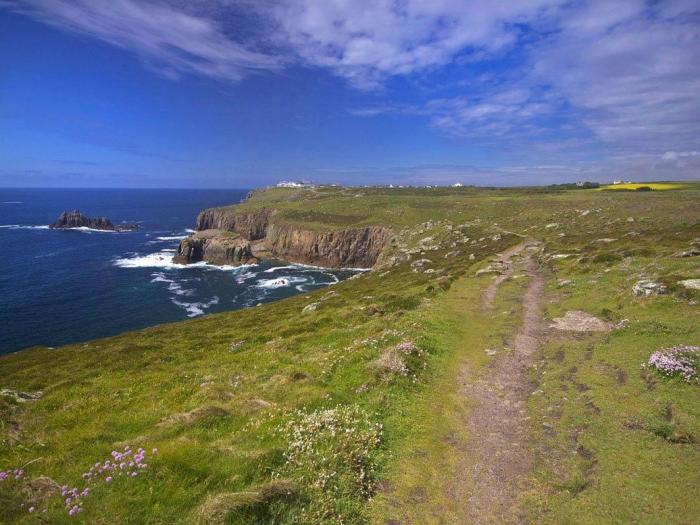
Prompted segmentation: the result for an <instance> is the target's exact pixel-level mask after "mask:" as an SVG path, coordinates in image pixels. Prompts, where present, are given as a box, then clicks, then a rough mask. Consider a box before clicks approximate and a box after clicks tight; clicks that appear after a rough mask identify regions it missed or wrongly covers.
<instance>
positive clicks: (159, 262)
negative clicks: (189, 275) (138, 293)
mask: <svg viewBox="0 0 700 525" xmlns="http://www.w3.org/2000/svg"><path fill="white" fill-rule="evenodd" d="M113 264H114V265H115V266H118V267H119V268H164V269H172V270H177V269H181V268H185V266H183V265H182V264H175V263H174V262H173V254H172V252H170V251H166V250H162V251H160V252H156V253H149V254H147V255H139V254H136V255H134V256H132V257H122V258H120V259H115V260H114V261H113ZM196 265H198V266H203V265H204V263H196ZM189 266H194V265H189Z"/></svg>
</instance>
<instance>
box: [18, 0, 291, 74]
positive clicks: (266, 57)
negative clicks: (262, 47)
mask: <svg viewBox="0 0 700 525" xmlns="http://www.w3.org/2000/svg"><path fill="white" fill-rule="evenodd" d="M5 5H7V4H5ZM9 5H10V7H11V8H13V9H15V10H17V11H20V12H24V13H26V14H28V15H30V16H33V17H35V18H37V19H38V20H40V21H42V22H44V23H47V24H49V25H52V26H55V27H58V28H61V29H64V30H68V31H72V32H75V33H79V34H84V35H88V36H91V37H94V38H97V39H99V40H102V41H104V42H107V43H109V44H112V45H114V46H117V47H120V48H123V49H126V50H128V51H131V52H134V53H136V54H137V55H139V56H140V57H141V58H142V59H143V60H145V61H146V62H147V63H148V64H149V65H150V66H151V67H153V68H156V69H158V70H159V71H160V72H162V73H163V74H165V75H167V76H170V77H177V76H178V75H179V74H181V73H196V74H200V75H206V76H210V77H215V78H218V79H223V80H228V81H237V80H240V79H241V78H242V77H243V76H244V75H245V74H247V73H250V72H252V71H255V70H272V69H277V68H279V67H281V66H282V60H281V59H280V58H279V57H276V56H272V55H270V54H265V53H262V52H258V51H255V50H253V49H250V48H249V47H246V46H244V45H242V44H240V43H237V42H235V41H234V40H232V39H230V38H229V37H228V36H227V35H226V33H225V32H224V30H225V28H224V27H222V25H221V24H220V23H217V22H216V21H214V20H212V19H210V18H208V17H207V16H204V15H200V16H198V15H194V14H190V13H187V12H185V11H184V10H181V9H178V8H177V7H173V6H170V5H167V4H164V3H154V2H150V1H138V0H18V1H16V2H12V3H10V4H9Z"/></svg>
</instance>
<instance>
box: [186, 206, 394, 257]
mask: <svg viewBox="0 0 700 525" xmlns="http://www.w3.org/2000/svg"><path fill="white" fill-rule="evenodd" d="M195 226H196V229H197V232H196V233H195V234H193V235H191V236H190V237H188V238H186V239H183V240H182V241H181V242H180V246H179V247H178V250H177V253H176V255H175V257H174V259H173V261H174V262H176V263H181V264H187V263H191V262H198V261H206V262H210V263H212V264H232V265H238V264H249V263H251V262H256V261H257V260H259V259H264V258H274V259H281V260H285V261H289V262H298V263H304V264H312V265H317V266H325V267H328V268H371V267H372V266H374V265H375V263H376V262H377V260H378V259H379V256H380V255H381V253H382V251H383V250H384V248H385V247H386V245H387V244H388V243H389V241H390V240H391V238H392V237H393V235H394V231H393V229H392V228H389V227H386V226H356V227H347V228H341V229H337V228H332V227H328V228H327V229H324V228H318V227H316V228H310V227H305V226H304V225H300V224H294V223H293V222H289V221H285V220H284V214H283V213H281V212H280V211H279V210H277V209H275V208H260V209H258V210H251V211H248V210H245V211H243V210H241V211H239V210H237V209H236V207H235V206H232V207H227V208H211V209H206V210H203V211H202V212H200V213H199V215H198V216H197V219H196V224H195Z"/></svg>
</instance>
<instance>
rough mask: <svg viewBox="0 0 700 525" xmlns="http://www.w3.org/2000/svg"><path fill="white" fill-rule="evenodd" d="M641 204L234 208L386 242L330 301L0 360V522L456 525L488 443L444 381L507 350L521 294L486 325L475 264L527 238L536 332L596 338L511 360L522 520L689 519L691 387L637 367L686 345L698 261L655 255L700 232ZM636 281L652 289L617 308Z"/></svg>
mask: <svg viewBox="0 0 700 525" xmlns="http://www.w3.org/2000/svg"><path fill="white" fill-rule="evenodd" d="M646 185H648V186H650V187H652V190H653V191H650V192H636V191H633V192H624V191H623V192H617V191H615V192H605V191H597V190H595V189H591V190H565V189H551V188H550V189H543V188H533V189H503V190H499V189H484V190H480V189H474V188H455V189H446V188H440V189H422V190H420V189H396V190H392V189H383V188H335V187H332V188H331V187H321V188H315V189H272V190H268V191H265V192H256V193H255V194H254V196H253V197H252V198H251V199H249V200H248V201H246V202H245V203H244V204H242V205H241V207H242V208H246V209H255V208H258V207H274V208H276V209H278V210H279V213H280V214H281V216H283V217H285V220H287V221H289V222H290V223H294V224H301V225H306V226H309V227H310V228H314V229H318V228H324V227H325V228H329V229H333V228H339V227H348V226H349V225H360V224H363V225H370V224H373V225H386V226H391V227H392V228H394V231H395V232H396V237H395V239H394V241H393V242H392V243H391V245H390V246H389V248H388V249H387V251H386V253H384V254H383V256H382V257H381V259H380V261H379V263H378V265H377V267H376V268H375V269H374V270H373V271H372V272H368V273H364V274H362V275H360V276H358V277H355V278H352V279H349V280H347V281H344V282H342V283H338V284H336V285H334V286H333V287H332V288H330V289H324V290H318V291H316V292H313V293H308V294H301V295H298V296H295V297H292V298H289V299H285V300H282V301H279V302H276V303H270V304H267V305H264V306H259V307H254V308H249V309H245V310H240V311H235V312H228V313H222V314H214V315H209V316H205V317H202V318H199V319H195V320H190V321H185V322H180V323H173V324H167V325H161V326H156V327H152V328H148V329H145V330H140V331H134V332H129V333H125V334H122V335H119V336H116V337H111V338H106V339H101V340H96V341H91V342H89V343H85V344H75V345H68V346H65V347H62V348H58V349H48V348H33V349H28V350H25V351H22V352H18V353H15V354H12V355H7V356H4V357H2V358H0V390H2V395H0V421H1V426H0V442H1V443H2V446H1V447H0V470H1V471H2V473H0V521H2V522H3V523H36V522H37V520H39V522H47V523H91V524H92V523H97V524H99V523H115V522H118V523H134V524H135V523H221V524H231V523H236V524H237V523H240V524H243V523H263V524H264V523H276V524H280V523H290V524H291V523H358V524H359V523H372V522H374V523H458V522H460V521H459V519H460V516H462V514H461V512H462V508H461V504H462V502H463V501H464V500H463V499H462V496H463V494H467V493H468V491H469V488H470V481H469V477H468V476H466V477H464V478H463V479H460V480H459V481H460V482H461V483H459V484H455V483H454V480H455V479H456V478H455V476H456V475H458V474H457V473H458V472H468V471H469V468H470V466H471V463H470V461H474V458H465V457H464V454H463V453H462V450H463V444H464V443H468V442H469V440H473V439H489V437H488V436H480V435H472V434H470V433H469V431H468V430H467V428H468V427H467V426H466V425H465V424H464V423H465V421H466V420H467V419H468V417H469V413H470V411H471V409H472V405H471V404H470V403H471V402H470V401H469V397H468V396H465V395H464V394H463V385H464V384H465V383H469V382H472V381H476V380H478V379H479V378H483V379H487V378H488V374H489V370H490V368H489V365H490V364H492V363H493V362H494V360H496V359H499V356H500V355H501V354H503V353H504V352H506V351H507V346H508V341H509V338H510V337H511V336H512V334H513V333H514V331H515V330H516V329H517V327H518V326H519V323H520V322H521V316H522V306H521V297H522V294H523V292H524V289H525V286H526V284H527V281H528V278H527V277H526V276H524V274H523V273H522V272H517V271H516V272H515V273H514V274H513V275H511V276H510V277H508V278H507V279H505V280H504V281H503V283H502V284H501V286H500V287H499V288H498V292H497V294H496V298H495V302H494V305H493V308H492V312H491V313H488V312H485V311H484V310H483V308H482V307H481V303H480V297H481V294H482V292H483V290H484V289H485V288H486V287H487V286H488V285H489V284H490V283H492V282H493V276H494V274H496V275H498V274H499V273H500V272H501V270H500V268H499V263H498V262H496V261H494V257H495V256H496V254H498V253H501V252H503V251H504V250H506V249H508V248H509V247H512V246H514V245H516V244H518V243H520V242H522V240H523V239H524V238H529V239H535V240H537V241H539V243H540V244H539V246H540V247H541V249H540V251H538V252H537V254H536V257H537V262H538V267H539V268H540V271H541V272H542V275H543V276H544V278H545V279H546V287H545V291H544V302H543V304H544V305H545V311H544V312H543V315H544V318H545V320H546V322H547V323H549V322H551V321H552V320H553V319H554V318H567V317H566V314H567V312H585V313H587V314H589V315H591V316H594V317H595V318H597V319H599V320H600V321H601V322H602V323H603V325H601V326H605V327H606V329H605V330H604V331H599V332H575V331H561V330H555V329H548V330H547V332H546V333H545V334H544V335H543V338H542V341H541V342H540V345H539V347H538V350H537V353H536V354H535V355H534V356H533V357H532V363H530V367H529V369H528V374H529V378H530V384H531V390H530V391H529V392H528V393H527V402H526V404H525V406H524V408H523V410H525V411H526V412H527V417H528V419H527V421H528V424H527V425H528V428H527V436H528V444H527V445H528V447H530V450H531V451H532V457H533V458H534V461H533V465H532V472H531V473H530V474H529V475H528V483H527V485H526V486H525V487H524V488H523V490H522V493H521V494H519V498H518V504H519V505H520V506H521V508H522V509H523V510H522V513H523V514H522V515H523V519H526V520H529V521H531V522H533V523H601V522H608V523H620V522H628V523H692V522H693V521H694V520H695V519H696V518H697V516H698V515H700V503H699V502H698V498H697V493H696V490H695V489H696V487H698V486H700V475H699V474H698V473H699V472H700V460H699V459H698V457H699V456H698V453H697V452H698V448H697V447H698V439H699V438H700V404H699V403H698V396H699V395H700V390H699V388H700V387H698V385H697V382H694V381H687V380H686V375H687V374H685V372H684V371H685V370H686V369H685V368H684V369H683V370H681V369H680V368H679V369H678V370H677V371H678V372H679V374H676V373H667V372H668V371H670V368H668V367H666V366H665V365H663V366H656V364H657V363H659V364H661V363H666V362H667V361H666V358H669V359H670V358H674V359H678V360H679V361H680V360H685V359H686V357H688V356H689V355H690V354H688V352H687V351H686V350H669V349H672V348H681V349H687V348H697V346H698V344H699V342H700V322H699V321H700V316H699V315H698V302H699V301H700V291H698V290H696V289H693V288H687V287H685V286H684V285H682V284H679V283H682V282H686V281H693V280H696V279H698V278H700V267H699V266H698V258H697V257H696V256H678V254H679V253H683V252H688V250H689V249H690V247H692V246H693V243H694V242H695V241H696V238H697V237H698V236H700V207H698V202H700V185H697V184H684V185H682V186H683V187H682V188H677V189H678V191H656V190H658V189H660V188H657V187H655V185H654V184H646ZM669 189H671V188H669ZM312 210H313V211H312ZM688 253H690V252H688ZM479 270H488V271H487V272H479ZM477 273H478V274H479V275H477ZM642 280H648V281H651V282H653V283H659V284H662V285H663V286H664V293H656V292H654V293H651V294H649V295H646V294H643V295H635V294H634V293H633V291H632V290H633V287H634V285H635V284H636V283H637V282H639V281H642ZM657 290H660V288H657ZM309 305H314V307H313V308H309ZM569 318H571V317H570V316H569ZM658 352H662V354H658ZM691 353H692V352H691ZM654 355H657V356H659V357H657V358H654V357H653V356H654ZM694 355H695V356H697V354H694ZM662 357H663V358H662ZM688 359H691V361H692V359H696V357H692V356H691V357H688ZM683 363H686V361H683ZM692 363H695V364H694V365H692V366H695V367H696V366H697V360H695V361H692ZM683 366H686V365H685V364H684V365H683ZM464 370H468V371H469V374H468V375H466V376H465V375H464V373H463V371H464ZM695 370H697V368H695ZM132 451H133V452H132ZM115 453H116V454H118V455H119V458H117V457H115V456H114V454H115ZM136 455H138V461H136V458H135V457H134V456H136ZM131 462H133V463H134V464H133V465H131ZM122 463H124V464H125V466H124V467H123V468H122V467H121V464H122ZM139 465H146V466H144V467H141V466H139ZM119 473H122V475H121V476H120V475H119ZM134 473H135V474H136V475H133V474H134ZM85 474H89V475H88V476H85ZM462 475H463V474H462ZM108 477H111V480H110V481H107V478H108ZM455 486H459V489H457V491H456V492H455V491H453V490H452V489H453V488H454V487H455ZM85 490H87V492H86V493H85V492H84V491H85ZM76 494H77V495H76ZM83 494H84V495H83ZM68 498H70V502H68V503H67V499H68ZM76 506H77V508H78V510H74V509H75V508H76Z"/></svg>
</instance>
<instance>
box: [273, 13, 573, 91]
mask: <svg viewBox="0 0 700 525" xmlns="http://www.w3.org/2000/svg"><path fill="white" fill-rule="evenodd" d="M557 3H560V2H557V1H555V0H500V1H498V2H481V1H479V2H477V1H465V0H428V1H426V0H404V1H402V2H396V1H394V0H324V1H318V0H299V1H288V2H284V3H283V4H282V5H281V6H279V7H277V8H276V9H274V11H273V12H274V16H275V18H276V20H277V22H278V24H279V27H280V28H281V30H282V36H281V38H282V39H283V40H284V42H285V44H286V45H289V46H291V47H292V49H293V50H294V52H295V53H296V54H297V55H298V56H300V57H301V58H302V60H303V61H304V62H305V63H307V64H309V65H312V66H319V67H325V68H330V69H331V70H332V71H333V72H334V73H335V74H337V75H339V76H341V77H343V78H345V79H347V80H348V81H349V82H351V83H352V84H353V85H355V86H357V87H360V88H365V89H369V88H373V87H377V86H378V85H379V83H381V82H382V81H383V80H384V79H386V78H387V77H389V76H392V75H408V74H411V73H415V72H417V71H421V70H425V69H427V68H432V67H436V66H441V65H444V64H447V63H449V62H451V61H453V60H454V59H455V57H456V56H457V55H459V54H460V53H464V52H471V53H477V52H478V53H479V54H480V55H479V56H482V57H483V56H486V55H489V54H493V53H497V52H502V51H503V50H504V49H507V48H508V47H509V46H511V45H512V44H513V43H514V42H516V41H517V39H518V33H519V30H518V29H517V27H516V26H515V25H514V24H516V23H518V24H524V23H528V22H533V21H535V19H536V18H537V17H538V15H539V16H542V15H543V14H544V13H545V12H546V10H547V9H548V8H551V7H552V6H554V5H556V4H557Z"/></svg>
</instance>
